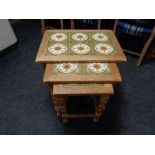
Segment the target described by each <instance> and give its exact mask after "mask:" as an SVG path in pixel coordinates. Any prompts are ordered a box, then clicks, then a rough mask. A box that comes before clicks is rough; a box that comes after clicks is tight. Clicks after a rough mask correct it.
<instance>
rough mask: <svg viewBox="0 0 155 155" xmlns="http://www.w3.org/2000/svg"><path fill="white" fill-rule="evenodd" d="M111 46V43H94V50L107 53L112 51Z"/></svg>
mask: <svg viewBox="0 0 155 155" xmlns="http://www.w3.org/2000/svg"><path fill="white" fill-rule="evenodd" d="M113 50H114V49H113V47H112V46H111V45H108V44H105V43H100V44H97V45H95V51H96V52H98V53H101V54H109V53H112V52H113Z"/></svg>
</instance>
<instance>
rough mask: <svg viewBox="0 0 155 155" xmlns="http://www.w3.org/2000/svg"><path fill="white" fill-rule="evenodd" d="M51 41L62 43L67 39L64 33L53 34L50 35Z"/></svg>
mask: <svg viewBox="0 0 155 155" xmlns="http://www.w3.org/2000/svg"><path fill="white" fill-rule="evenodd" d="M51 39H52V40H54V41H58V42H59V41H63V40H66V39H67V35H66V34H65V33H54V34H52V35H51Z"/></svg>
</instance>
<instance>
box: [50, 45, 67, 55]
mask: <svg viewBox="0 0 155 155" xmlns="http://www.w3.org/2000/svg"><path fill="white" fill-rule="evenodd" d="M66 51H67V46H66V45H64V44H60V43H56V44H53V45H50V46H49V47H48V52H50V53H51V54H52V55H60V54H63V53H65V52H66Z"/></svg>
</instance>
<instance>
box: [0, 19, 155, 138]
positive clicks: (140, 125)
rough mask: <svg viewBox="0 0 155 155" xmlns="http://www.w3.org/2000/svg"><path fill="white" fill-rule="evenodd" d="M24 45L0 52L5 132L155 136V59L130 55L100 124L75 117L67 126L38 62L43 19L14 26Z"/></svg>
mask: <svg viewBox="0 0 155 155" xmlns="http://www.w3.org/2000/svg"><path fill="white" fill-rule="evenodd" d="M14 30H15V33H16V36H17V38H18V41H19V42H18V44H17V45H16V46H13V47H12V48H9V49H7V50H6V51H5V54H3V55H1V56H0V134H3V135H4V134H9V135H10V134H13V135H14V134H24V135H25V134H46V135H48V134H155V61H153V60H148V59H145V61H144V63H143V65H142V66H141V67H140V68H138V67H136V64H135V63H136V61H137V57H133V56H130V55H127V58H128V62H127V63H123V64H120V71H121V74H122V78H123V83H122V84H119V85H117V86H116V88H115V95H114V96H112V97H111V99H110V102H109V104H108V106H107V108H106V110H105V112H104V114H103V116H102V118H101V120H100V121H99V122H98V123H94V122H93V121H92V120H72V121H70V122H69V123H68V124H63V123H62V122H61V120H60V119H58V118H57V117H56V115H55V111H54V107H53V104H52V103H51V98H50V93H49V90H48V88H47V87H46V86H45V85H43V83H42V78H43V69H42V66H41V65H39V64H35V57H36V54H37V51H38V47H39V44H40V41H41V38H42V34H41V30H40V21H39V20H22V21H20V22H19V23H17V24H16V25H15V26H14Z"/></svg>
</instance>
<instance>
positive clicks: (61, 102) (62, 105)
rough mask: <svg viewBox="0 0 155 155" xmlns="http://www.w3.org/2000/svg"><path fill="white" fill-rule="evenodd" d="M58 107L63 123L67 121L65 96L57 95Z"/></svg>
mask: <svg viewBox="0 0 155 155" xmlns="http://www.w3.org/2000/svg"><path fill="white" fill-rule="evenodd" d="M59 107H60V111H61V115H62V120H63V122H64V123H67V122H68V117H67V109H66V98H65V97H64V96H59Z"/></svg>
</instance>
